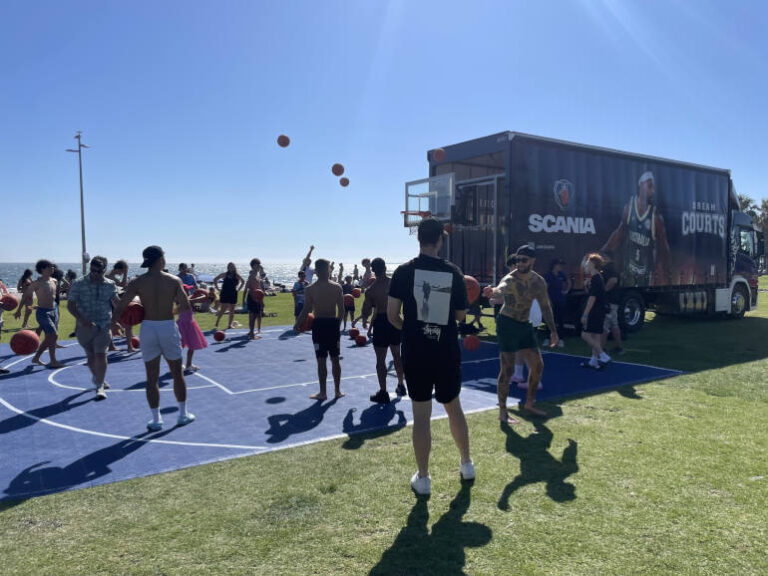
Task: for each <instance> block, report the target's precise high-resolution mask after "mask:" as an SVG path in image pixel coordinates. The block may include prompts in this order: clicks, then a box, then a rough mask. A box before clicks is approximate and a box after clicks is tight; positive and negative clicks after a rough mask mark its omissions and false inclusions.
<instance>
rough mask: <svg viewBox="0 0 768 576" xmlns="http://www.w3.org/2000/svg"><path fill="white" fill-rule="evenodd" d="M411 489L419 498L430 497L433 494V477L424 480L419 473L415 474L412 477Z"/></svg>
mask: <svg viewBox="0 0 768 576" xmlns="http://www.w3.org/2000/svg"><path fill="white" fill-rule="evenodd" d="M411 488H412V489H413V491H414V492H416V494H418V495H419V496H429V494H430V493H431V492H432V477H431V476H427V477H426V478H422V477H421V476H419V472H418V471H416V472H414V474H413V476H411Z"/></svg>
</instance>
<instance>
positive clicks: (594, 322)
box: [584, 308, 605, 334]
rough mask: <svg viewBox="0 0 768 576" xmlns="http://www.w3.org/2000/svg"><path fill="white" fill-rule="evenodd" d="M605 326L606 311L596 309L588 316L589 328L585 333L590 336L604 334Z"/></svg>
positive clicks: (585, 329)
mask: <svg viewBox="0 0 768 576" xmlns="http://www.w3.org/2000/svg"><path fill="white" fill-rule="evenodd" d="M604 326H605V310H595V309H594V308H593V309H592V310H591V311H590V312H589V316H587V327H586V328H584V332H588V333H589V334H602V333H603V328H604Z"/></svg>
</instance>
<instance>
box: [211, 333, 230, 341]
mask: <svg viewBox="0 0 768 576" xmlns="http://www.w3.org/2000/svg"><path fill="white" fill-rule="evenodd" d="M226 337H227V334H226V332H224V331H223V330H216V332H214V333H213V339H214V340H216V342H221V341H222V340H224V338H226Z"/></svg>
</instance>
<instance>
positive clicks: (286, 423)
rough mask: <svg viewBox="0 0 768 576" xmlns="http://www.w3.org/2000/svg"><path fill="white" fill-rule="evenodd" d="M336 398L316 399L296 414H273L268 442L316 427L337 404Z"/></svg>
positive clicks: (276, 441) (275, 441)
mask: <svg viewBox="0 0 768 576" xmlns="http://www.w3.org/2000/svg"><path fill="white" fill-rule="evenodd" d="M336 400H337V399H336V398H334V399H333V400H331V401H330V402H320V401H319V400H315V401H314V402H312V404H310V405H309V406H308V407H307V408H304V409H303V410H299V411H298V412H296V413H294V414H273V415H272V416H270V417H269V418H267V421H268V422H269V428H268V429H267V431H266V434H267V436H269V438H267V442H269V443H270V444H278V443H280V442H282V441H283V440H287V439H288V438H289V437H290V436H291V435H293V434H301V433H302V432H308V431H309V430H312V428H315V427H316V426H317V425H318V424H320V422H322V421H323V417H324V416H325V413H326V412H327V410H328V409H329V408H330V407H331V406H333V405H334V404H336Z"/></svg>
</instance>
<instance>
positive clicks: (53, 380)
mask: <svg viewBox="0 0 768 576" xmlns="http://www.w3.org/2000/svg"><path fill="white" fill-rule="evenodd" d="M87 363H88V361H87V360H83V361H82V362H78V363H77V364H70V365H69V366H62V367H61V368H57V369H56V370H54V371H53V372H52V373H51V374H50V375H49V376H48V382H50V383H51V384H53V385H54V386H56V387H58V388H65V389H67V390H78V391H83V390H85V391H88V390H95V388H94V386H93V385H91V386H88V387H86V388H81V387H79V386H67V385H66V384H62V383H60V382H57V381H56V378H55V376H56V374H58V373H59V372H61V371H63V370H66V369H67V368H73V367H74V366H85V365H86V364H87ZM204 388H213V386H187V390H202V389H204ZM109 390H110V392H141V393H144V392H145V390H144V388H136V389H131V390H126V389H120V388H110V389H109ZM160 392H173V389H171V388H160Z"/></svg>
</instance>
